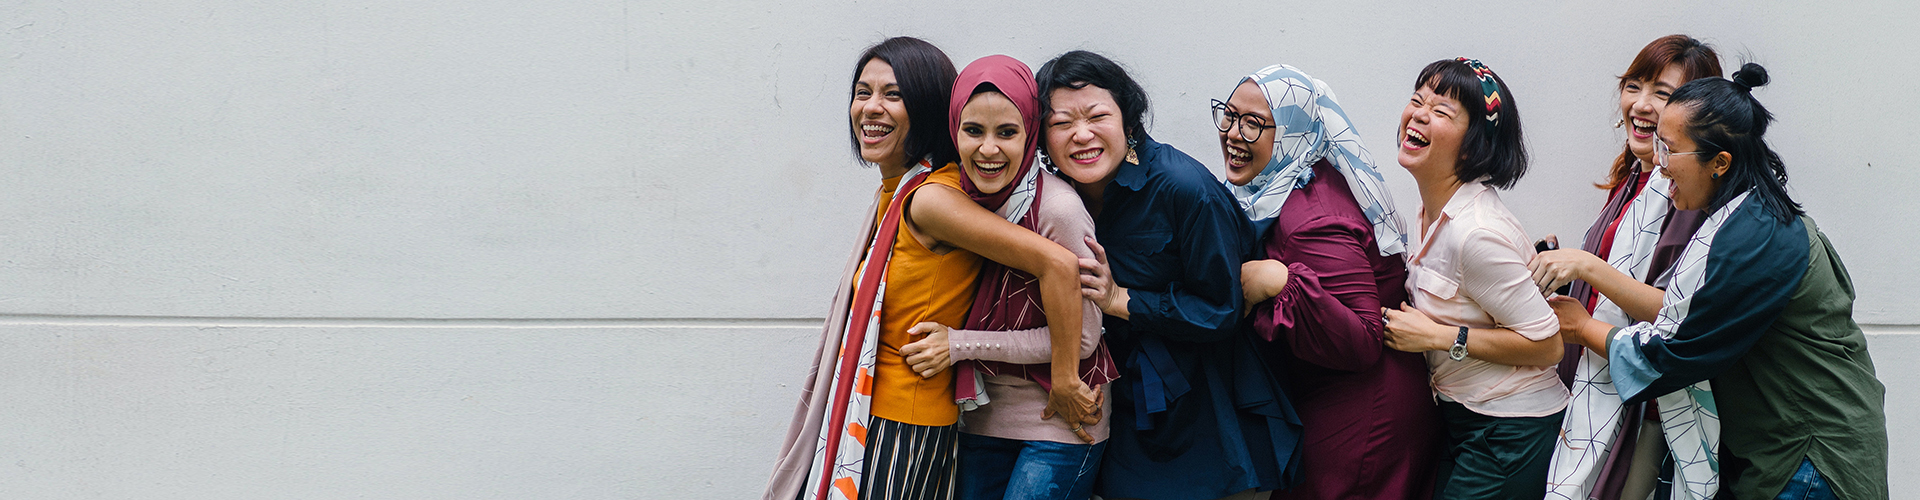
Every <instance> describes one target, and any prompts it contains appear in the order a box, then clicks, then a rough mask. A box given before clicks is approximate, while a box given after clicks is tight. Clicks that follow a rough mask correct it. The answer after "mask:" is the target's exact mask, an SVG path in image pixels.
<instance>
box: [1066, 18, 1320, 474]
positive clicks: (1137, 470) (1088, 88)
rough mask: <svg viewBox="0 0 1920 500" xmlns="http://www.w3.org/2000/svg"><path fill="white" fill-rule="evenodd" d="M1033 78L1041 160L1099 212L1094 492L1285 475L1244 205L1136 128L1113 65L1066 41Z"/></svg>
mask: <svg viewBox="0 0 1920 500" xmlns="http://www.w3.org/2000/svg"><path fill="white" fill-rule="evenodd" d="M1036 79H1037V80H1039V85H1040V92H1041V94H1040V95H1041V109H1043V110H1045V111H1046V113H1048V114H1047V118H1046V130H1047V136H1046V150H1047V155H1048V156H1049V157H1051V158H1052V162H1053V164H1055V165H1057V166H1058V167H1059V168H1060V171H1061V172H1062V173H1064V174H1066V175H1067V177H1069V178H1071V179H1073V184H1074V188H1075V190H1077V191H1079V193H1080V197H1081V198H1082V200H1083V201H1084V202H1085V203H1086V205H1087V209H1088V212H1091V213H1092V214H1093V217H1094V223H1095V226H1094V227H1095V232H1096V234H1098V235H1099V241H1100V242H1101V243H1097V244H1093V245H1090V246H1091V248H1092V249H1093V252H1094V255H1095V256H1096V259H1094V260H1082V261H1081V266H1082V267H1083V268H1086V269H1088V270H1089V272H1090V275H1089V276H1087V277H1086V278H1083V282H1084V283H1085V286H1086V287H1087V293H1088V298H1091V299H1093V301H1094V302H1095V303H1096V304H1099V305H1100V308H1101V310H1102V311H1103V312H1105V313H1106V316H1105V318H1104V322H1105V326H1106V329H1107V341H1108V342H1109V345H1110V346H1111V347H1112V349H1113V354H1114V359H1115V360H1116V362H1118V363H1119V364H1120V366H1121V377H1120V378H1119V379H1118V380H1115V381H1114V383H1113V384H1112V385H1113V392H1112V396H1113V399H1114V402H1113V415H1112V420H1113V427H1112V438H1111V439H1109V440H1108V441H1107V453H1106V457H1105V459H1104V461H1103V462H1102V463H1101V464H1100V476H1099V479H1098V480H1097V481H1098V482H1097V483H1096V485H1095V487H1094V492H1095V493H1098V494H1099V495H1100V496H1102V497H1106V498H1148V499H1154V500H1200V499H1210V498H1219V497H1224V496H1227V495H1233V494H1238V493H1242V492H1246V491H1249V490H1253V491H1268V490H1272V489H1274V488H1278V487H1281V486H1284V484H1283V478H1285V477H1287V476H1288V475H1289V472H1290V471H1291V470H1293V469H1294V468H1295V465H1296V464H1295V460H1294V456H1295V453H1296V451H1297V448H1298V446H1297V443H1298V439H1299V425H1300V424H1299V419H1298V418H1297V417H1295V416H1294V415H1293V410H1292V407H1291V406H1290V405H1289V404H1288V403H1287V400H1286V396H1285V394H1284V393H1282V392H1281V391H1280V390H1279V387H1278V386H1277V384H1275V383H1274V381H1273V379H1272V375H1271V374H1270V373H1269V372H1268V371H1267V368H1266V366H1265V365H1264V363H1262V362H1261V360H1260V359H1259V356H1257V355H1256V354H1254V347H1253V345H1252V341H1251V339H1250V337H1248V336H1247V335H1245V334H1244V333H1242V332H1241V330H1240V328H1239V323H1240V317H1241V314H1240V312H1241V310H1242V309H1241V305H1242V300H1243V298H1242V296H1241V293H1240V264H1241V262H1243V261H1245V259H1246V257H1247V256H1248V255H1249V254H1250V253H1251V251H1252V246H1253V245H1252V243H1253V241H1252V240H1253V229H1252V227H1251V226H1250V225H1249V224H1248V223H1247V218H1246V216H1245V215H1243V214H1241V212H1240V210H1239V208H1238V207H1236V206H1235V204H1234V201H1233V195H1232V194H1231V193H1228V192H1227V189H1226V187H1224V186H1221V185H1220V183H1219V181H1218V180H1215V179H1214V177H1213V174H1212V173H1211V172H1208V171H1207V169H1206V167H1203V166H1201V165H1200V162H1198V161H1195V160H1194V159H1193V157H1191V156H1187V154H1186V153H1182V152H1180V151H1179V150H1176V149H1174V148H1173V147H1171V146H1168V145H1165V144H1161V143H1159V142H1156V141H1154V140H1153V138H1151V137H1148V136H1147V132H1146V128H1145V126H1144V124H1143V122H1144V121H1145V120H1144V117H1145V115H1146V111H1147V96H1146V92H1145V91H1144V90H1143V89H1141V87H1140V84H1139V83H1136V82H1134V80H1133V79H1132V78H1131V77H1129V76H1127V73H1126V71H1125V70H1124V69H1121V67H1120V65H1119V64H1116V63H1114V62H1113V61H1112V60H1109V59H1107V58H1105V57H1102V56H1100V55H1097V54H1094V53H1092V52H1086V51H1073V52H1068V53H1066V54H1063V55H1061V56H1060V57H1058V58H1055V59H1054V60H1052V61H1049V62H1047V64H1046V65H1044V66H1042V67H1041V68H1040V74H1039V75H1038V76H1037V78H1036ZM1101 245H1105V247H1106V248H1104V249H1103V248H1102V247H1101Z"/></svg>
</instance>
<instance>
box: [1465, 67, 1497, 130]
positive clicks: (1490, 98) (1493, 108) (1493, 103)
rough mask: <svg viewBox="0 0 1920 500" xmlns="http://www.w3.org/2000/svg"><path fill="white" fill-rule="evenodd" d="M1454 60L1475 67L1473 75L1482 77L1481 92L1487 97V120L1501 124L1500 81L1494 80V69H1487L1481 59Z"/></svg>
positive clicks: (1494, 123)
mask: <svg viewBox="0 0 1920 500" xmlns="http://www.w3.org/2000/svg"><path fill="white" fill-rule="evenodd" d="M1454 60H1455V61H1460V62H1463V63H1467V67H1468V68H1471V69H1473V76H1474V77H1477V78H1479V79H1480V93H1481V94H1482V95H1484V96H1485V97H1486V98H1487V122H1488V123H1491V124H1493V125H1496V126H1497V125H1499V124H1500V83H1499V82H1496V81H1494V80H1493V70H1490V69H1487V65H1485V64H1480V60H1479V59H1468V58H1465V57H1459V58H1455V59H1454Z"/></svg>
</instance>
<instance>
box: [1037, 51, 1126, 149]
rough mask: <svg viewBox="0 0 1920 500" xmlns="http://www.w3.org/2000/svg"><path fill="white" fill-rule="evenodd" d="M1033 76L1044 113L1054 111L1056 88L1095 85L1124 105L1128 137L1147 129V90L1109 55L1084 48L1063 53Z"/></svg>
mask: <svg viewBox="0 0 1920 500" xmlns="http://www.w3.org/2000/svg"><path fill="white" fill-rule="evenodd" d="M1033 79H1034V83H1037V84H1038V85H1036V86H1037V87H1039V89H1040V112H1041V113H1052V112H1053V91H1054V90H1057V89H1062V88H1070V89H1082V88H1086V87H1087V86H1088V85H1092V86H1095V87H1100V88H1103V89H1107V92H1110V93H1112V94H1113V102H1114V103H1115V104H1119V105H1120V123H1121V125H1123V126H1124V127H1125V129H1126V132H1127V139H1133V138H1135V137H1136V134H1140V133H1144V132H1146V125H1145V124H1146V119H1147V118H1146V117H1147V90H1146V89H1144V88H1141V87H1140V83H1139V82H1135V81H1133V77H1130V76H1127V70H1126V68H1122V67H1120V63H1116V62H1113V60H1112V59H1107V58H1106V56H1102V55H1100V54H1095V53H1092V52H1087V51H1084V50H1075V51H1072V52H1068V53H1065V54H1060V57H1055V58H1053V60H1051V61H1047V63H1046V64H1044V65H1041V66H1040V71H1039V72H1037V73H1036V74H1035V75H1034V78H1033Z"/></svg>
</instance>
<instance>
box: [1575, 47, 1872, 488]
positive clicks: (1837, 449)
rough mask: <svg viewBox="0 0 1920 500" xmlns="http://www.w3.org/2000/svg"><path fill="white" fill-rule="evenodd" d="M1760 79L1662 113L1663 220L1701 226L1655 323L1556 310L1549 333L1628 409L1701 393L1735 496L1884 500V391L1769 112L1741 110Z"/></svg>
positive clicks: (1743, 72) (1763, 76)
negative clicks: (1701, 387) (1693, 389)
mask: <svg viewBox="0 0 1920 500" xmlns="http://www.w3.org/2000/svg"><path fill="white" fill-rule="evenodd" d="M1767 80H1768V77H1767V72H1766V69H1765V68H1762V67H1761V66H1760V65H1758V64H1753V63H1747V64H1745V65H1742V66H1741V68H1740V70H1739V71H1736V72H1734V74H1733V79H1732V80H1728V79H1723V78H1702V79H1698V80H1694V81H1691V82H1687V83H1686V84H1685V85H1682V86H1681V87H1680V88H1679V89H1678V90H1676V91H1674V93H1673V96H1672V98H1671V99H1669V100H1668V102H1667V106H1666V109H1665V110H1664V111H1663V112H1662V113H1661V114H1660V121H1659V125H1658V127H1657V128H1656V129H1655V134H1656V136H1657V138H1656V142H1655V152H1654V161H1655V162H1656V163H1657V164H1658V165H1659V167H1658V168H1659V172H1660V174H1661V175H1662V176H1664V177H1666V178H1668V179H1671V180H1672V183H1673V187H1672V193H1673V205H1674V208H1677V209H1680V210H1704V211H1705V212H1706V214H1707V218H1706V220H1705V221H1704V222H1703V223H1702V224H1701V225H1700V228H1699V229H1698V230H1696V231H1695V232H1694V233H1693V234H1692V238H1690V239H1689V241H1688V243H1687V245H1686V247H1685V249H1684V250H1681V252H1680V257H1679V262H1678V263H1677V264H1675V265H1674V266H1673V267H1672V268H1670V269H1669V270H1668V271H1667V273H1666V276H1665V279H1664V281H1666V282H1667V283H1669V286H1668V287H1667V289H1666V291H1665V292H1663V293H1662V295H1661V301H1660V306H1659V312H1658V314H1657V317H1656V318H1654V319H1652V320H1650V321H1638V322H1633V323H1630V324H1622V325H1615V324H1608V323H1607V322H1604V321H1600V320H1597V319H1594V318H1593V317H1592V316H1589V315H1588V314H1587V311H1586V308H1584V307H1582V305H1581V304H1580V302H1579V301H1577V300H1574V299H1572V298H1564V297H1556V298H1554V299H1553V308H1554V310H1555V312H1557V313H1558V314H1559V316H1560V325H1561V326H1560V328H1561V332H1562V335H1564V336H1565V337H1566V338H1568V339H1571V340H1573V341H1575V342H1577V343H1579V344H1581V345H1583V346H1586V348H1587V349H1590V350H1592V351H1593V352H1595V353H1597V354H1601V355H1604V356H1606V357H1607V359H1608V361H1610V362H1611V363H1610V371H1611V372H1612V378H1613V383H1614V385H1615V387H1617V388H1618V389H1619V392H1618V395H1619V396H1618V397H1619V398H1620V399H1621V400H1623V401H1625V402H1626V403H1638V402H1642V401H1647V400H1649V399H1652V398H1654V397H1657V396H1659V395H1662V394H1669V393H1672V392H1674V391H1677V390H1686V389H1687V387H1688V386H1691V385H1693V384H1695V383H1699V382H1702V381H1707V380H1711V381H1712V383H1713V401H1714V403H1715V405H1717V407H1718V410H1719V411H1718V413H1717V416H1718V418H1717V419H1708V418H1702V419H1700V421H1701V424H1702V425H1718V426H1719V427H1720V430H1721V431H1722V432H1721V433H1720V441H1719V443H1718V445H1719V446H1718V448H1719V449H1720V450H1721V451H1723V453H1722V454H1720V455H1719V456H1717V457H1709V458H1714V459H1716V460H1717V462H1716V463H1717V464H1718V466H1719V474H1720V476H1719V477H1720V479H1721V481H1722V484H1721V486H1722V489H1725V490H1729V491H1730V492H1731V494H1732V496H1733V497H1734V498H1810V499H1833V498H1849V499H1851V498H1887V433H1886V416H1885V410H1884V405H1885V399H1886V388H1885V386H1883V385H1881V383H1880V381H1879V379H1877V378H1876V377H1875V376H1874V367H1873V358H1872V357H1871V356H1870V355H1869V354H1868V352H1867V342H1866V336H1865V335H1864V334H1863V333H1862V332H1861V331H1860V327H1859V326H1858V325H1857V324H1855V323H1854V321H1853V297H1854V292H1853V282H1852V280H1851V278H1849V277H1848V275H1847V269H1846V266H1845V265H1844V264H1842V263H1841V262H1840V256H1839V254H1838V253H1836V252H1835V251H1834V249H1833V245H1832V244H1831V243H1829V242H1828V240H1827V237H1826V235H1825V234H1823V233H1821V232H1820V229H1819V227H1818V226H1816V225H1815V224H1814V222H1813V219H1812V218H1809V217H1807V216H1806V214H1805V213H1804V212H1803V211H1802V210H1801V209H1800V205H1799V204H1798V203H1795V202H1794V201H1793V199H1792V198H1791V197H1789V196H1788V195H1787V191H1786V181H1787V172H1786V165H1785V164H1784V163H1782V162H1781V160H1780V156H1779V155H1778V154H1775V153H1774V152H1773V149H1772V148H1770V147H1768V146H1767V143H1766V140H1765V137H1764V136H1765V134H1766V132H1767V127H1768V126H1769V125H1770V124H1771V123H1772V121H1773V115H1772V114H1771V113H1769V112H1768V111H1767V109H1766V108H1765V107H1764V106H1761V105H1760V102H1759V100H1757V99H1754V97H1753V88H1754V87H1759V86H1762V85H1766V84H1767ZM1602 293H1603V294H1605V293H1606V292H1605V291H1604V290H1603V291H1602ZM1662 410H1663V413H1665V410H1667V409H1666V408H1662ZM1676 493H1678V492H1676ZM1722 496H1726V495H1725V494H1724V493H1723V495H1722Z"/></svg>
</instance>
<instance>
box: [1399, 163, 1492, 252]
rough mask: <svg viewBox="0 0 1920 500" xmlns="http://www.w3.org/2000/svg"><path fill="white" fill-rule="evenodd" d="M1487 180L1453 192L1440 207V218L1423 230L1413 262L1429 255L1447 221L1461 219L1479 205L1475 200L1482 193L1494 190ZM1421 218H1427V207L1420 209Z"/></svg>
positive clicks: (1471, 183) (1463, 185)
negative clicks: (1436, 236) (1465, 213)
mask: <svg viewBox="0 0 1920 500" xmlns="http://www.w3.org/2000/svg"><path fill="white" fill-rule="evenodd" d="M1487 179H1490V177H1481V178H1479V179H1474V181H1473V182H1469V183H1466V184H1461V185H1460V189H1456V190H1454V191H1453V197H1452V198H1448V199H1447V204H1446V205H1444V206H1441V207H1440V216H1439V217H1435V218H1434V219H1433V224H1431V225H1428V226H1427V227H1425V228H1421V230H1420V251H1419V252H1417V253H1415V254H1413V256H1412V257H1411V258H1410V259H1411V261H1412V262H1419V261H1420V259H1421V257H1425V256H1426V255H1427V252H1428V251H1429V250H1431V247H1432V246H1433V240H1434V238H1433V237H1434V235H1436V234H1439V233H1440V227H1441V226H1445V225H1446V224H1447V221H1450V220H1453V219H1457V218H1459V217H1460V214H1462V213H1464V212H1466V211H1467V209H1469V208H1472V207H1473V206H1474V205H1476V204H1477V203H1475V202H1474V200H1477V199H1479V198H1480V193H1483V192H1486V190H1488V189H1493V188H1490V187H1487V184H1486V181H1487ZM1420 218H1421V219H1426V218H1427V209H1426V207H1421V208H1420Z"/></svg>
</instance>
